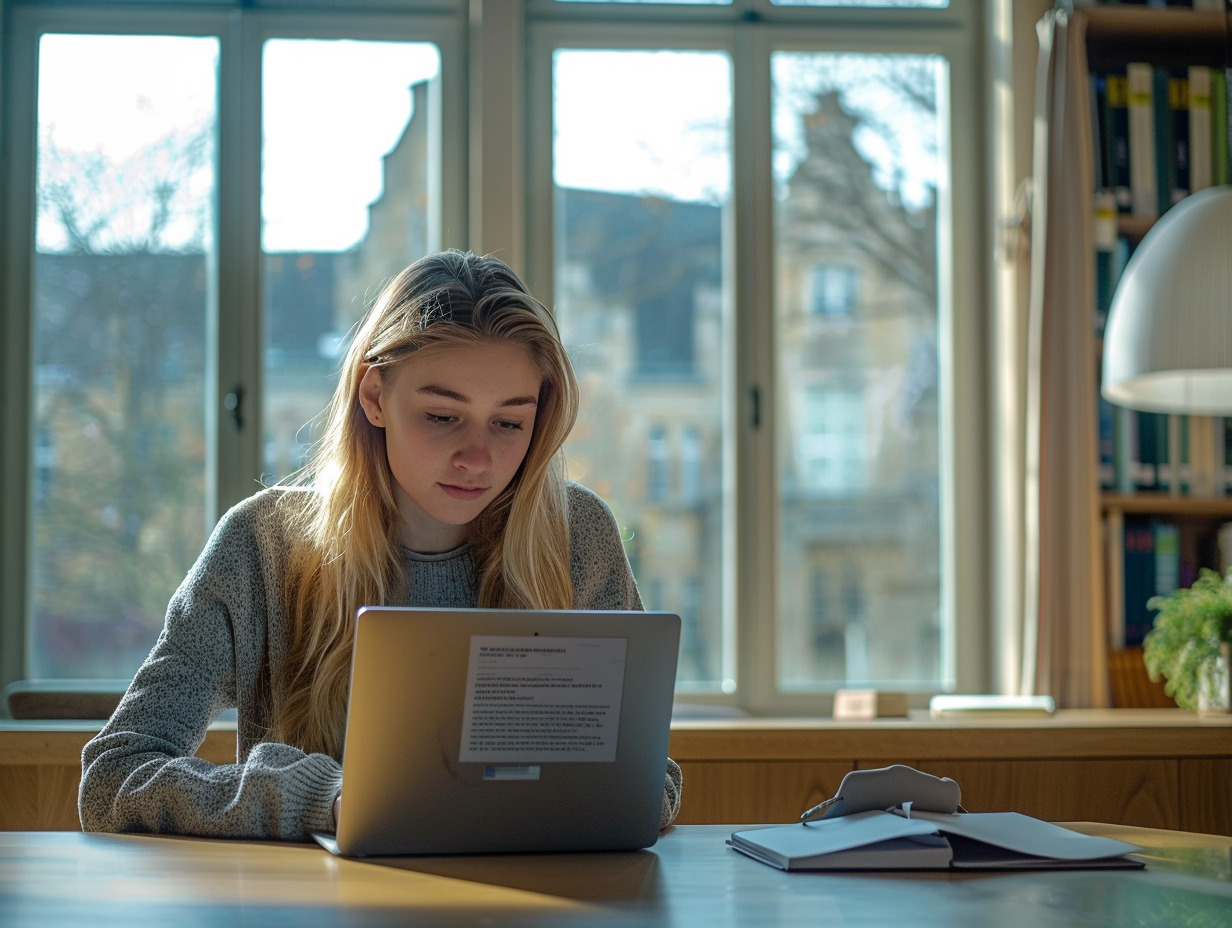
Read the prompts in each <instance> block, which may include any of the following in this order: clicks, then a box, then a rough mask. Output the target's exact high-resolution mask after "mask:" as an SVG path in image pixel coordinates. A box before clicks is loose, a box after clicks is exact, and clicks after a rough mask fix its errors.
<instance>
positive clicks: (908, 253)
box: [772, 53, 949, 691]
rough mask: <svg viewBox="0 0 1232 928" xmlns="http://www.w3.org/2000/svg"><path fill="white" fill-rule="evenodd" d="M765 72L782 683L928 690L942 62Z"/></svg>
mask: <svg viewBox="0 0 1232 928" xmlns="http://www.w3.org/2000/svg"><path fill="white" fill-rule="evenodd" d="M772 74H773V93H774V101H773V120H774V135H775V138H774V173H775V178H774V179H775V194H776V196H775V236H776V238H775V265H776V269H775V280H776V290H777V293H776V299H775V326H776V343H777V344H778V345H779V346H780V347H779V353H778V362H777V363H778V370H777V383H778V385H779V390H778V397H777V410H776V411H777V415H778V420H777V421H778V424H779V425H778V435H779V443H778V480H779V507H780V508H779V539H778V563H779V568H778V587H777V589H778V596H779V623H778V668H779V670H778V673H779V686H780V687H781V688H782V689H783V690H787V691H793V690H794V691H814V690H829V689H835V688H837V687H841V686H850V685H857V684H859V685H872V684H888V685H892V686H895V687H900V688H905V689H910V688H933V687H936V686H937V685H938V684H939V682H940V678H941V674H942V672H943V671H942V668H943V667H944V666H947V664H946V662H945V661H943V659H942V654H941V647H942V644H941V642H942V641H943V640H945V638H946V636H945V635H943V634H942V629H941V623H942V622H943V621H945V622H948V621H949V618H948V617H944V616H942V614H941V588H940V576H941V571H940V552H941V540H942V539H941V509H940V506H941V501H940V499H939V488H940V466H939V442H938V436H939V434H940V431H941V425H940V415H941V411H940V409H939V407H938V402H937V395H938V370H937V358H938V354H939V350H940V345H939V334H938V333H939V330H938V319H939V311H938V304H937V299H938V297H937V292H938V291H937V272H936V266H935V264H936V255H937V238H938V235H939V234H942V230H941V229H939V226H938V218H937V217H938V209H937V190H938V185H939V183H940V181H941V180H942V178H943V177H944V175H945V173H946V172H947V171H948V166H947V164H946V156H945V154H944V139H945V138H946V137H947V130H946V127H945V126H944V125H943V124H942V120H941V119H940V118H939V115H938V114H939V107H938V101H940V100H944V99H945V94H946V77H947V72H946V65H945V62H944V61H942V60H940V59H937V58H933V57H922V56H904V55H893V56H890V55H887V56H872V55H852V54H807V53H804V54H802V53H778V54H775V55H774V56H773V60H772Z"/></svg>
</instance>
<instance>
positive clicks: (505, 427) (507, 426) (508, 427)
mask: <svg viewBox="0 0 1232 928" xmlns="http://www.w3.org/2000/svg"><path fill="white" fill-rule="evenodd" d="M496 427H497V428H498V429H500V430H501V431H502V432H520V431H522V423H521V422H509V421H507V420H504V419H498V420H497V421H496Z"/></svg>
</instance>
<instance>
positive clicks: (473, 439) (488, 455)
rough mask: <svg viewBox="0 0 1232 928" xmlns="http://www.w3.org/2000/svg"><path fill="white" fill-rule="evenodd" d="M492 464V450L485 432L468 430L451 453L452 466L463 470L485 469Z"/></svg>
mask: <svg viewBox="0 0 1232 928" xmlns="http://www.w3.org/2000/svg"><path fill="white" fill-rule="evenodd" d="M491 464H492V451H491V449H490V448H489V446H488V438H487V435H486V433H484V434H480V433H476V432H468V433H467V434H466V435H465V436H464V438H463V442H462V444H461V445H460V446H459V447H458V450H457V451H455V452H454V455H453V466H454V467H458V468H462V469H465V470H486V469H487V468H488V467H490V466H491Z"/></svg>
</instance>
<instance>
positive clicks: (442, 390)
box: [415, 383, 539, 409]
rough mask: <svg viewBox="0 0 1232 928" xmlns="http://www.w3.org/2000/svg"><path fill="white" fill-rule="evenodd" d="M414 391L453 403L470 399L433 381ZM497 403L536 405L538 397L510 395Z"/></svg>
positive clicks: (500, 404) (503, 406)
mask: <svg viewBox="0 0 1232 928" xmlns="http://www.w3.org/2000/svg"><path fill="white" fill-rule="evenodd" d="M415 392H417V393H426V394H428V395H429V396H439V397H441V398H442V399H446V400H453V401H454V402H455V403H470V401H471V398H470V397H469V396H467V395H466V394H464V393H459V392H458V391H457V390H450V389H449V388H448V387H442V386H439V385H437V384H434V383H430V384H426V385H424V386H422V387H420V388H419V389H418V390H416V391H415ZM498 405H499V406H500V407H501V408H502V409H503V408H505V407H507V406H537V405H539V397H537V396H529V395H527V396H512V397H510V398H509V399H507V400H502V401H501V402H500V403H499V404H498Z"/></svg>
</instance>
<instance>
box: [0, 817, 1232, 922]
mask: <svg viewBox="0 0 1232 928" xmlns="http://www.w3.org/2000/svg"><path fill="white" fill-rule="evenodd" d="M737 827H740V826H730V825H686V826H682V827H678V828H675V829H673V830H672V831H670V832H669V833H668V834H666V835H664V836H663V837H662V838H660V840H659V842H658V843H657V844H656V845H655V846H654V847H653V848H652V849H650V850H646V851H639V852H633V853H622V854H577V855H528V856H509V857H469V858H465V857H437V858H402V859H390V858H386V859H381V860H374V861H365V862H359V861H352V860H339V859H337V858H334V857H331V856H329V855H328V854H326V853H325V852H324V851H322V850H320V849H318V848H317V847H316V846H315V845H295V844H267V843H257V842H241V841H209V840H200V839H189V838H160V837H146V836H129V835H84V834H81V833H78V832H7V833H0V924H3V925H5V926H8V928H27V926H39V928H43V926H58V925H78V924H90V925H124V926H139V925H160V926H161V925H226V926H228V928H235V926H241V925H248V924H252V925H267V924H287V925H292V924H293V925H295V926H297V928H312V926H316V925H338V924H346V925H348V926H350V925H359V926H368V925H385V924H399V925H408V924H410V925H418V924H431V925H454V924H457V925H462V924H468V925H469V924H483V925H487V926H493V928H499V926H521V925H553V924H562V925H574V924H578V923H579V922H580V921H581V920H582V919H585V920H586V923H587V924H592V923H593V924H597V925H602V924H605V923H606V924H620V925H634V926H636V925H669V924H670V925H676V926H689V925H705V926H706V928H723V926H738V925H766V924H786V925H795V924H836V925H887V924H898V923H904V922H909V923H910V924H912V925H920V926H933V925H936V926H946V928H953V926H967V925H970V926H981V928H983V926H987V925H998V926H1006V928H1012V926H1018V925H1022V926H1038V925H1045V924H1046V925H1049V926H1071V925H1072V926H1077V925H1084V926H1089V925H1103V926H1117V925H1131V924H1132V925H1179V924H1202V925H1228V924H1232V839H1230V838H1223V837H1213V836H1207V835H1194V834H1186V833H1182V832H1171V831H1159V830H1154V829H1142V828H1129V827H1124V826H1113V825H1093V824H1075V825H1073V826H1072V827H1074V828H1075V830H1080V831H1084V832H1087V833H1090V834H1106V835H1110V836H1114V837H1119V838H1122V839H1125V840H1130V841H1133V842H1134V843H1136V844H1139V845H1141V846H1144V847H1145V848H1147V850H1146V851H1145V852H1144V853H1143V855H1142V856H1143V859H1144V860H1145V861H1146V864H1147V869H1146V870H1141V871H1069V872H1016V873H995V874H987V873H986V874H954V873H915V874H901V873H900V874H888V873H859V874H843V875H837V874H821V873H784V872H781V871H778V870H774V869H772V868H770V867H766V866H763V865H762V864H759V863H757V862H755V861H753V860H750V859H748V858H746V857H742V856H741V855H739V854H737V853H735V852H734V851H731V850H730V849H728V848H727V847H726V846H725V844H724V840H725V838H726V837H727V835H728V834H730V832H731V831H732V830H734V829H735V828H737Z"/></svg>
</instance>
